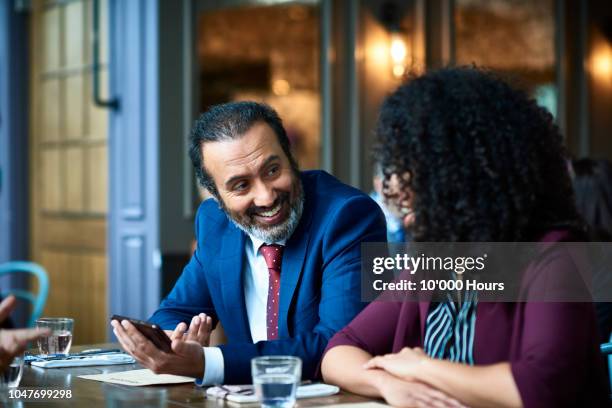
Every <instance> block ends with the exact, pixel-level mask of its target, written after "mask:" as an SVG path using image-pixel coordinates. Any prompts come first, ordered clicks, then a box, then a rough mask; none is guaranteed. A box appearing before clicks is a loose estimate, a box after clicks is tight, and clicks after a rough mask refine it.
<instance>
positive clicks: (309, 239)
mask: <svg viewBox="0 0 612 408" xmlns="http://www.w3.org/2000/svg"><path fill="white" fill-rule="evenodd" d="M191 139H192V141H191V143H192V144H191V148H190V156H191V159H192V161H193V164H194V167H195V169H196V172H197V175H198V179H199V181H200V183H201V184H202V185H203V186H204V187H205V188H206V189H207V190H208V191H209V192H210V193H211V194H212V195H213V197H214V199H209V200H206V201H204V202H203V203H202V204H201V205H200V208H199V209H198V213H197V216H196V222H195V223H196V225H195V230H196V239H197V243H198V245H197V249H196V251H195V253H194V255H193V257H192V258H191V261H190V262H189V264H188V265H187V266H186V267H185V269H184V271H183V273H182V275H181V276H180V278H179V279H178V281H177V283H176V285H175V286H174V289H173V290H172V292H171V293H170V294H169V295H168V297H166V299H164V300H163V302H162V304H161V306H160V307H159V309H158V310H157V311H156V312H155V313H154V314H153V316H152V317H151V319H150V320H151V321H152V322H154V323H156V324H158V325H159V326H161V327H162V328H164V329H170V330H171V329H173V328H175V327H176V330H175V332H174V334H173V335H172V338H173V341H172V351H173V352H172V353H164V352H163V351H161V350H158V349H157V348H156V347H155V346H154V345H153V344H152V343H151V342H149V341H148V340H147V339H146V338H145V337H144V336H142V335H140V333H139V332H138V331H137V330H136V329H135V327H134V326H133V325H131V324H130V323H129V322H127V321H123V322H121V324H120V323H119V322H116V321H114V322H113V323H112V324H113V328H114V331H115V334H116V335H117V337H118V339H119V341H120V342H121V344H122V345H123V347H124V348H125V349H126V350H127V351H129V352H130V353H131V354H132V355H133V356H134V357H135V358H136V359H137V360H138V361H139V362H140V363H141V364H143V365H144V366H145V367H148V368H150V369H152V370H153V371H155V372H157V373H170V374H179V375H187V376H192V377H195V378H202V381H203V383H204V384H215V383H250V381H251V377H250V371H251V370H250V360H251V359H252V358H253V357H256V356H260V355H295V356H299V357H300V358H301V359H302V362H303V377H304V378H312V377H314V375H315V371H316V367H317V365H318V363H319V360H320V358H321V354H322V352H323V350H324V348H325V346H326V344H327V342H328V340H329V339H330V337H331V336H332V335H333V334H334V333H335V332H337V331H338V330H340V329H341V328H343V327H344V326H345V325H346V324H347V323H348V322H350V321H351V320H352V318H353V317H354V316H355V315H356V314H357V313H358V312H359V311H360V310H361V309H362V307H363V306H364V304H363V303H362V302H361V300H360V296H361V290H360V270H361V265H360V264H361V260H360V245H361V243H362V242H384V241H385V234H386V230H385V221H384V216H383V214H382V212H381V211H380V208H379V207H378V205H377V204H376V203H375V202H374V201H373V200H372V199H370V198H369V197H368V196H367V195H366V194H364V193H362V192H360V191H359V190H356V189H354V188H352V187H349V186H347V185H345V184H342V183H341V182H339V181H338V180H336V179H335V178H333V177H332V176H330V175H329V174H327V173H325V172H323V171H307V172H300V171H299V170H298V167H297V164H296V162H295V160H294V159H293V157H292V155H291V152H290V150H289V140H288V139H287V136H286V133H285V130H284V128H283V126H282V123H281V121H280V119H279V117H278V116H277V114H276V112H274V111H273V110H272V109H271V108H270V107H268V106H267V105H263V104H259V103H255V102H237V103H228V104H224V105H217V106H215V107H213V108H211V109H210V110H209V111H207V112H206V113H204V114H203V115H202V116H201V117H200V118H199V119H198V121H197V122H196V124H195V126H194V129H193V131H192V135H191ZM202 313H204V314H205V315H206V316H204V315H202ZM194 316H195V317H194ZM200 317H202V318H203V319H201V318H200ZM211 318H212V324H216V322H217V321H221V323H222V325H223V328H224V330H225V334H226V336H227V339H228V342H227V344H225V345H220V346H218V347H202V345H206V337H207V336H208V327H209V324H210V323H211V320H210V319H211ZM187 322H192V323H191V325H190V327H189V333H188V334H184V331H185V329H186V328H187V325H186V323H187ZM194 322H195V324H194Z"/></svg>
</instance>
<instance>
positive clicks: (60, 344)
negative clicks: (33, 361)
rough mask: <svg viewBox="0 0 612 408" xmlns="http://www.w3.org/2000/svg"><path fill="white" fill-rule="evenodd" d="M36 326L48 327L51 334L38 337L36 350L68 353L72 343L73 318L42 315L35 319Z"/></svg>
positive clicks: (50, 352) (41, 352)
mask: <svg viewBox="0 0 612 408" xmlns="http://www.w3.org/2000/svg"><path fill="white" fill-rule="evenodd" d="M36 327H40V328H48V329H50V330H51V334H50V335H49V336H47V337H42V338H40V339H38V352H39V353H40V354H41V355H43V356H47V355H49V354H68V352H69V351H70V345H71V344H72V329H73V327H74V319H70V318H68V317H42V318H40V319H38V320H36Z"/></svg>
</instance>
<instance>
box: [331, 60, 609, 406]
mask: <svg viewBox="0 0 612 408" xmlns="http://www.w3.org/2000/svg"><path fill="white" fill-rule="evenodd" d="M377 138H378V140H377V148H376V149H375V156H376V159H377V161H378V162H380V163H381V164H382V166H383V169H384V173H385V181H386V185H387V189H386V195H387V199H388V200H390V201H391V202H394V203H395V205H396V206H397V207H399V208H400V209H401V211H402V212H403V213H404V215H405V217H404V224H405V225H406V226H407V227H408V228H409V229H410V230H411V233H412V236H413V238H414V240H415V241H417V242H419V241H420V242H460V241H466V242H494V241H498V242H522V241H525V242H560V241H577V240H582V239H584V236H583V235H581V232H580V231H581V230H582V223H581V221H580V217H579V216H578V214H577V211H576V208H575V205H574V201H573V193H572V186H571V182H570V178H569V175H568V172H567V167H566V162H565V160H564V150H563V147H562V138H561V136H560V134H559V131H558V129H557V127H556V126H555V125H554V123H553V119H552V117H551V115H550V114H548V113H547V112H546V111H545V110H544V109H542V108H540V107H538V106H537V105H536V103H535V101H533V100H531V99H529V98H528V97H527V96H526V95H525V94H524V93H523V92H521V91H517V90H514V89H512V88H511V87H510V86H509V85H508V84H506V83H505V82H504V81H501V80H499V79H498V78H496V77H495V76H494V75H493V74H491V73H488V72H484V71H481V70H477V69H473V68H447V69H442V70H438V71H434V72H430V73H427V74H425V75H423V76H421V77H419V78H416V79H413V80H411V81H409V82H407V83H406V84H405V85H402V86H400V87H399V88H398V89H397V90H396V91H395V92H394V93H393V94H391V95H390V96H389V97H388V98H387V99H386V101H385V102H384V104H383V106H382V108H381V112H380V116H379V121H378V128H377ZM550 252H552V251H548V252H545V254H544V255H543V256H544V259H538V262H537V264H536V266H535V267H534V268H536V269H537V270H536V271H535V272H536V273H537V276H540V277H552V276H555V273H556V272H558V269H559V268H561V267H565V268H567V265H566V264H563V265H561V264H560V263H559V262H566V261H567V259H565V261H564V259H563V257H559V256H555V254H551V253H550ZM547 254H548V255H547ZM576 273H577V272H576ZM466 316H469V318H468V317H466ZM597 346H598V343H597V331H596V325H595V318H594V312H593V306H592V304H589V303H576V302H575V303H561V302H557V303H553V302H548V303H544V302H540V303H537V302H522V303H501V302H499V303H496V302H480V303H479V302H478V299H477V297H476V298H469V299H466V298H464V301H463V302H461V301H450V300H449V301H446V302H423V301H419V302H416V301H414V302H410V301H404V302H391V301H375V302H373V303H371V304H370V305H369V306H368V307H366V309H364V310H363V311H362V312H361V313H360V314H359V315H358V316H357V317H356V318H355V319H354V320H353V321H352V322H351V323H350V324H349V325H348V326H347V327H345V328H344V329H343V330H342V331H340V332H339V333H337V334H336V335H335V336H334V337H333V338H332V339H331V341H330V343H329V345H328V348H327V350H326V353H325V355H324V358H323V361H322V363H321V371H322V374H323V376H324V379H325V381H327V382H330V383H334V384H337V385H339V386H341V387H343V388H345V389H347V390H349V391H352V392H355V393H358V394H362V395H366V396H371V397H382V398H384V399H385V400H386V401H387V402H388V403H390V404H391V405H396V406H408V407H410V406H436V407H438V406H440V407H444V406H463V405H467V406H473V407H478V406H482V407H497V406H508V407H520V406H525V407H564V406H568V407H569V406H589V407H601V406H608V405H609V402H610V401H609V397H608V395H607V392H606V389H607V383H606V380H605V374H604V369H603V359H602V358H601V356H600V355H599V350H598V347H597Z"/></svg>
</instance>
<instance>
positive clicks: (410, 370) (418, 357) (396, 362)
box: [363, 347, 430, 381]
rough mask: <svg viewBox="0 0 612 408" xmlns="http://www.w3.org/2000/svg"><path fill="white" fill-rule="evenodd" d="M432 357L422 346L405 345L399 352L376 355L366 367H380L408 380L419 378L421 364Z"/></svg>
mask: <svg viewBox="0 0 612 408" xmlns="http://www.w3.org/2000/svg"><path fill="white" fill-rule="evenodd" d="M429 358H430V357H429V356H428V355H427V354H425V352H424V351H423V350H422V349H420V348H409V347H404V348H403V349H402V350H401V351H400V352H399V353H394V354H386V355H384V356H378V357H374V358H373V359H371V360H370V361H368V362H367V363H365V364H364V366H363V367H364V368H367V369H374V368H380V369H382V370H385V371H386V372H388V373H389V374H391V375H394V376H396V377H399V378H401V379H403V380H406V381H414V380H418V379H419V378H418V374H419V366H420V365H421V364H423V363H424V362H425V361H426V360H427V359H429Z"/></svg>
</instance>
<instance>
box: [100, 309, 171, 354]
mask: <svg viewBox="0 0 612 408" xmlns="http://www.w3.org/2000/svg"><path fill="white" fill-rule="evenodd" d="M111 320H117V321H118V322H121V321H122V320H127V321H129V322H130V323H132V324H133V325H134V327H136V329H138V331H139V332H140V333H142V335H143V336H145V337H146V338H147V339H149V340H151V343H153V344H155V347H157V348H158V349H160V350H161V351H164V352H166V353H171V352H172V347H171V345H172V341H171V340H170V337H168V336H167V335H166V333H164V331H163V330H162V329H161V328H160V327H159V326H157V325H154V324H151V323H149V322H145V321H144V320H138V319H132V318H131V317H126V316H119V315H113V316H112V317H111Z"/></svg>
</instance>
